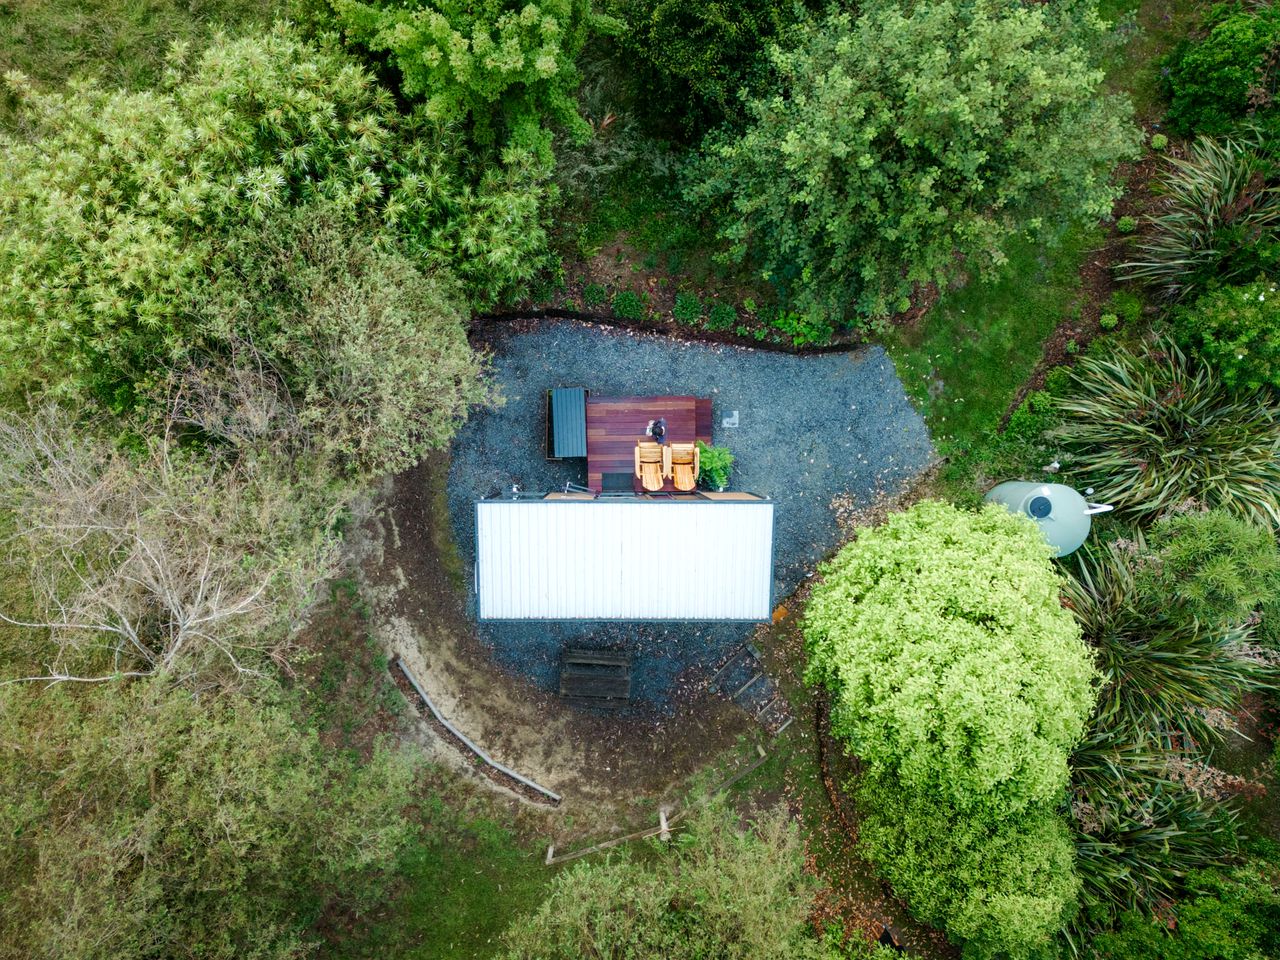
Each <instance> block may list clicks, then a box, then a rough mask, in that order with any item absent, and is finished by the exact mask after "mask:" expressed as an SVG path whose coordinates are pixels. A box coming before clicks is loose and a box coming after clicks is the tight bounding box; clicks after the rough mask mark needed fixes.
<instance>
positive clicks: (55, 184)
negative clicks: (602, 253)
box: [0, 27, 546, 411]
mask: <svg viewBox="0 0 1280 960" xmlns="http://www.w3.org/2000/svg"><path fill="white" fill-rule="evenodd" d="M7 82H8V83H9V85H10V87H11V89H12V90H13V91H14V92H15V93H16V94H17V95H18V96H19V97H20V98H21V100H22V120H23V122H24V124H25V125H26V126H27V127H28V128H29V129H28V133H29V136H26V137H24V139H22V140H16V139H7V138H0V275H3V276H4V278H5V279H4V281H3V283H0V354H2V355H3V356H4V357H5V360H6V362H5V363H4V365H3V370H2V372H0V391H4V392H8V393H10V394H22V393H25V392H30V391H33V390H34V391H40V390H46V389H48V390H53V391H55V392H56V393H58V394H60V395H63V396H76V397H84V396H86V395H88V396H91V397H93V398H95V399H98V400H100V401H102V402H104V403H106V404H107V405H108V406H109V407H110V408H111V409H113V410H116V411H127V410H130V409H131V408H133V407H134V406H135V405H136V403H137V400H138V397H139V395H140V394H142V393H145V392H147V391H148V390H149V389H151V388H152V387H153V386H154V376H153V372H154V370H155V369H156V368H157V367H164V366H168V365H173V364H181V363H183V362H185V361H186V360H187V357H188V353H189V351H190V350H191V348H192V345H193V344H196V343H198V342H199V341H200V339H201V337H202V336H203V335H204V333H205V331H203V330H201V329H200V328H199V326H198V325H197V324H195V323H194V321H193V317H192V315H191V311H190V307H191V303H190V295H191V291H192V290H193V289H195V288H197V287H198V286H199V285H200V283H201V281H202V280H203V278H204V276H205V274H206V272H207V271H208V270H209V269H210V260H211V257H212V256H213V252H214V250H215V249H216V248H217V245H218V242H219V241H220V240H222V239H224V238H225V237H226V236H228V235H229V234H231V233H233V232H235V231H237V230H240V229H243V228H245V227H246V226H250V225H261V223H262V222H263V221H264V220H265V219H266V218H267V217H268V216H270V215H272V214H274V213H277V212H279V211H283V210H288V209H290V208H293V207H297V206H300V205H304V204H312V203H323V204H324V205H325V206H326V207H327V208H328V209H329V210H331V211H334V212H336V213H337V214H338V215H341V216H343V217H346V218H349V219H351V220H352V221H355V220H357V219H359V218H372V219H373V220H374V221H376V222H379V223H381V224H383V225H384V226H385V229H386V230H387V231H389V232H390V233H391V235H392V236H393V237H394V238H396V239H398V240H401V241H403V242H404V243H405V244H406V246H407V249H408V251H409V252H410V254H412V255H413V256H415V257H419V258H421V259H422V261H423V262H424V263H425V265H426V266H427V267H429V268H445V269H447V270H450V271H452V272H454V273H455V274H456V275H457V276H459V277H460V278H461V279H462V281H463V282H464V284H465V285H466V289H467V291H468V293H469V294H470V295H471V296H472V297H475V298H476V299H479V300H484V299H486V298H490V297H493V296H497V295H498V294H499V293H501V292H502V291H505V290H509V289H511V288H512V287H513V285H519V284H520V283H521V282H523V281H524V280H526V279H527V278H528V277H529V276H530V275H531V274H532V272H533V271H534V269H535V268H536V265H537V263H538V259H539V257H540V256H541V255H542V251H543V248H544V243H545V233H544V232H543V230H542V227H541V220H540V217H541V202H542V199H543V197H544V193H545V191H544V188H543V186H542V184H543V180H544V178H545V176H546V171H545V169H541V168H539V167H538V165H537V164H536V163H535V162H534V161H533V160H532V159H531V158H530V157H529V156H528V155H527V154H521V153H520V152H519V151H514V150H513V151H510V152H509V153H508V155H507V157H506V160H507V162H505V163H502V164H496V163H495V164H492V165H488V166H486V168H485V169H484V171H483V172H482V173H479V174H476V173H473V172H470V171H471V167H470V166H469V163H468V161H469V157H468V156H467V154H466V153H465V152H464V150H463V149H462V148H461V147H460V145H459V143H458V138H457V136H456V133H455V132H454V131H453V130H452V129H451V128H450V127H449V126H448V125H447V124H441V123H437V122H434V121H431V120H429V119H428V118H427V117H425V116H424V115H423V114H422V113H421V111H418V112H416V113H414V114H412V115H410V116H409V117H402V116H401V115H400V114H398V113H397V111H396V110H395V105H394V103H393V102H392V99H391V97H390V95H389V94H388V93H387V92H386V91H385V90H383V89H381V88H380V87H378V86H377V85H376V84H375V83H374V81H373V79H372V78H371V77H370V76H369V75H368V74H367V73H365V72H364V71H363V70H361V69H360V68H359V67H358V66H357V65H356V64H355V63H354V62H353V61H352V60H350V59H348V58H347V57H345V56H343V55H342V54H340V53H337V52H334V51H332V50H330V49H320V48H315V47H312V46H309V45H308V44H306V43H303V42H302V41H301V40H299V39H298V38H297V37H296V36H295V35H293V34H292V33H290V32H289V31H288V30H286V29H285V28H283V27H281V28H277V29H276V30H274V31H272V32H270V33H268V34H266V35H263V36H259V37H255V38H248V39H242V40H234V41H231V40H225V39H224V40H220V41H218V42H215V43H214V44H213V45H212V46H211V47H210V48H209V49H208V50H206V51H205V52H204V53H203V54H201V55H200V56H199V57H198V58H195V59H194V60H193V62H191V63H190V64H188V63H187V62H186V60H185V58H184V57H183V56H182V55H181V51H179V52H178V54H177V55H176V57H175V59H174V61H173V64H172V67H171V70H170V71H169V74H168V79H167V82H166V85H165V86H164V87H163V88H162V89H161V90H159V91H155V92H148V93H132V94H131V93H123V92H119V91H108V90H104V89H102V88H101V87H99V86H97V85H95V84H93V83H75V84H72V85H71V86H69V87H68V89H67V90H66V91H65V92H62V93H40V92H38V91H36V90H35V89H34V88H33V87H32V86H31V85H30V84H29V83H27V82H26V81H25V80H24V79H23V78H22V77H21V76H18V75H10V76H9V77H8V78H7ZM446 285H447V284H446Z"/></svg>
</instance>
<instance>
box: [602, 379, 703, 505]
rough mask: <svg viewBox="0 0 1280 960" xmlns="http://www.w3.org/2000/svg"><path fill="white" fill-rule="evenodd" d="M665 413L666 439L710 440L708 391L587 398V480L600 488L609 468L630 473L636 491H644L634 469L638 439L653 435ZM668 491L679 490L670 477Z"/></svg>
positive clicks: (683, 441) (687, 441)
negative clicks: (702, 393) (689, 394)
mask: <svg viewBox="0 0 1280 960" xmlns="http://www.w3.org/2000/svg"><path fill="white" fill-rule="evenodd" d="M659 417H665V418H666V421H667V436H666V441H667V443H690V442H692V441H694V440H701V441H702V442H703V443H710V442H711V399H710V398H709V397H609V398H596V397H588V398H587V486H588V487H590V488H591V489H592V490H594V491H596V492H597V493H598V492H600V490H601V488H602V486H603V481H602V480H601V476H602V475H603V474H606V473H625V474H627V475H629V476H630V477H631V478H632V487H633V489H634V490H635V491H636V493H641V492H643V490H644V488H643V487H641V486H640V480H639V479H638V478H637V477H636V475H635V449H636V444H637V443H639V442H640V441H642V440H648V439H649V438H648V437H647V436H645V432H644V431H645V428H646V427H647V426H648V425H649V421H650V420H657V419H658V418H659ZM662 489H663V491H664V492H670V493H674V492H675V489H676V488H675V487H674V486H673V485H672V483H671V481H670V480H666V481H665V482H664V483H663V485H662Z"/></svg>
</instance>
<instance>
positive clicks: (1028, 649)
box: [804, 501, 1094, 813]
mask: <svg viewBox="0 0 1280 960" xmlns="http://www.w3.org/2000/svg"><path fill="white" fill-rule="evenodd" d="M1058 589H1059V578H1058V576H1057V574H1056V573H1055V572H1054V570H1053V566H1052V564H1051V563H1050V560H1049V548H1048V546H1047V545H1046V544H1045V542H1044V538H1043V537H1042V536H1041V534H1040V531H1039V530H1037V529H1036V527H1035V525H1034V524H1032V523H1030V522H1028V521H1027V520H1026V519H1025V518H1023V517H1019V516H1016V515H1014V514H1012V513H1010V512H1009V511H1008V510H1006V509H1004V508H1003V507H1000V506H996V505H992V506H988V507H986V508H985V509H983V510H982V511H980V512H976V513H973V512H968V511H964V510H960V509H958V508H956V507H952V506H949V505H947V504H944V503H940V502H937V501H924V502H922V503H920V504H917V505H916V506H914V507H912V508H911V509H910V510H907V511H905V512H903V513H898V514H894V515H893V516H892V517H890V518H889V520H888V522H887V523H885V524H884V525H883V526H882V527H878V528H875V529H872V530H868V531H866V532H864V533H862V534H861V535H860V536H859V537H858V539H857V540H855V541H854V542H853V543H851V544H849V545H848V546H846V547H845V548H844V549H843V550H841V551H840V553H839V554H837V555H836V557H835V558H834V559H833V560H831V561H829V562H828V563H827V564H826V565H825V566H824V567H823V568H822V581H821V582H820V583H819V584H818V585H817V587H815V588H814V591H813V595H812V597H811V599H810V601H809V606H808V608H807V609H806V611H805V615H804V633H805V639H806V643H807V646H808V650H809V661H810V662H809V667H808V672H807V679H808V680H809V682H811V683H821V684H823V685H824V686H826V687H827V689H828V690H830V692H831V694H832V697H833V704H832V720H831V726H832V732H833V733H834V734H835V735H836V736H837V737H839V738H840V739H841V740H843V741H844V742H845V743H846V744H847V745H848V747H849V749H850V750H851V751H852V752H853V753H855V754H856V755H857V756H858V757H859V758H861V759H862V761H863V762H864V763H865V764H866V765H867V766H868V767H869V768H870V769H871V770H873V771H875V772H877V773H880V772H882V771H883V772H884V773H885V774H886V775H887V774H888V773H890V772H891V773H892V774H893V775H894V776H895V777H896V778H897V779H898V780H899V781H900V782H901V783H902V784H903V785H904V786H906V787H909V788H910V789H912V790H916V791H920V792H922V793H928V794H930V795H931V796H937V797H939V798H943V799H945V800H946V801H948V802H949V803H950V804H952V805H953V806H955V807H956V808H957V809H960V810H977V809H980V808H992V809H998V810H1001V811H1004V812H1006V813H1016V812H1017V811H1019V810H1022V809H1024V808H1026V807H1027V806H1029V805H1031V804H1035V803H1041V802H1045V801H1050V800H1053V799H1054V798H1056V797H1057V796H1059V795H1060V794H1061V792H1062V789H1063V788H1064V787H1065V785H1066V782H1067V767H1066V758H1067V753H1068V751H1069V750H1070V749H1071V747H1072V745H1073V744H1075V742H1076V741H1077V740H1078V739H1079V738H1080V735H1081V733H1082V732H1083V730H1084V725H1085V721H1086V719H1087V718H1088V716H1089V712H1090V709H1091V708H1092V706H1093V700H1094V691H1093V686H1092V684H1093V680H1094V672H1093V668H1092V666H1091V658H1090V654H1089V652H1088V650H1087V649H1086V647H1085V645H1084V644H1083V643H1082V642H1081V640H1080V630H1079V628H1078V627H1077V626H1076V624H1075V622H1074V621H1073V619H1072V617H1071V614H1070V613H1069V612H1068V611H1067V610H1064V609H1063V608H1062V606H1061V604H1060V602H1059V599H1058Z"/></svg>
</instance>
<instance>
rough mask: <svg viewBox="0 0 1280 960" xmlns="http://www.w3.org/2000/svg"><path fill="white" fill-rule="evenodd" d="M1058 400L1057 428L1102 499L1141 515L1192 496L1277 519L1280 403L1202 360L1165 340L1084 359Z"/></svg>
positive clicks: (1257, 518)
mask: <svg viewBox="0 0 1280 960" xmlns="http://www.w3.org/2000/svg"><path fill="white" fill-rule="evenodd" d="M1069 376H1070V382H1071V385H1070V388H1069V389H1068V390H1067V391H1066V392H1065V394H1064V395H1062V396H1060V397H1058V398H1057V399H1056V401H1055V403H1056V405H1057V407H1058V410H1059V411H1060V412H1061V414H1062V416H1063V423H1062V424H1061V425H1060V426H1058V427H1056V428H1055V429H1054V431H1053V435H1054V436H1056V437H1057V438H1058V439H1059V440H1060V441H1061V442H1062V443H1063V444H1064V445H1065V447H1066V449H1067V451H1068V452H1069V454H1070V457H1071V459H1070V461H1069V466H1070V469H1071V472H1072V474H1073V475H1074V476H1075V477H1077V478H1078V485H1079V486H1081V487H1093V488H1095V494H1094V497H1095V499H1097V500H1099V501H1100V502H1103V503H1113V504H1116V505H1117V506H1118V507H1120V508H1122V509H1123V510H1125V511H1127V512H1129V513H1131V514H1133V515H1135V516H1138V517H1154V516H1158V515H1160V514H1162V513H1164V512H1166V511H1167V510H1169V509H1170V508H1172V507H1176V506H1179V505H1180V504H1183V503H1186V502H1188V501H1194V502H1198V503H1201V504H1204V505H1205V506H1209V507H1222V508H1223V509H1226V510H1229V511H1231V512H1233V513H1236V514H1238V515H1240V516H1243V517H1247V518H1249V519H1251V520H1253V521H1254V522H1257V523H1260V524H1263V525H1271V524H1277V523H1280V405H1277V403H1276V401H1275V399H1274V398H1273V397H1271V396H1269V395H1268V394H1266V393H1263V392H1260V391H1234V390H1231V389H1230V388H1228V387H1227V385H1226V384H1224V383H1223V382H1222V380H1221V379H1220V378H1219V377H1218V375H1217V373H1215V371H1214V370H1213V369H1211V368H1210V367H1209V366H1208V365H1207V364H1206V363H1205V362H1204V361H1202V360H1200V359H1197V358H1193V357H1189V356H1188V355H1187V354H1186V353H1184V352H1183V351H1182V350H1181V349H1180V348H1179V347H1178V346H1177V345H1176V344H1173V343H1171V342H1169V341H1167V340H1160V341H1156V342H1154V343H1149V344H1146V345H1143V346H1141V347H1139V348H1137V350H1136V351H1134V350H1132V349H1130V348H1125V347H1122V348H1117V349H1116V350H1115V351H1114V352H1112V353H1111V354H1110V355H1109V356H1101V357H1084V358H1083V359H1082V360H1081V361H1080V362H1079V363H1078V364H1076V365H1075V366H1074V367H1073V368H1072V369H1071V371H1070V373H1069Z"/></svg>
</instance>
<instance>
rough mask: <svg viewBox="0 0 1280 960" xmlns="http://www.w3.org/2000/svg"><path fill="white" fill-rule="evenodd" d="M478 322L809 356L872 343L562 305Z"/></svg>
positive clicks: (846, 337) (504, 312)
mask: <svg viewBox="0 0 1280 960" xmlns="http://www.w3.org/2000/svg"><path fill="white" fill-rule="evenodd" d="M473 319H474V320H475V321H478V322H480V323H499V324H500V323H518V322H520V321H522V320H524V321H531V320H532V321H540V320H571V321H574V322H576V323H594V324H597V325H599V326H602V327H617V328H618V329H620V330H630V331H633V332H635V333H648V334H653V335H654V336H660V337H671V338H674V339H677V340H685V341H688V342H690V343H705V344H710V345H713V346H718V347H743V348H746V349H748V350H760V351H763V352H765V353H789V354H792V355H794V356H809V355H817V354H823V353H853V352H855V351H857V350H861V349H863V348H865V347H869V346H872V345H873V344H872V341H870V340H867V339H866V338H859V337H855V336H854V335H852V334H846V335H839V336H838V337H837V338H836V339H834V340H833V341H832V342H831V343H823V344H806V345H805V346H800V347H798V346H796V345H795V344H793V343H786V342H779V341H770V340H756V339H755V338H753V337H742V336H738V335H737V334H733V333H724V332H722V333H720V334H719V335H715V334H709V333H708V331H705V330H698V329H694V328H691V327H690V328H686V327H683V326H681V325H680V324H679V323H677V322H675V321H672V322H671V323H659V322H646V321H645V320H628V319H625V318H623V317H619V316H617V315H616V314H612V313H587V312H585V311H581V310H565V309H563V308H561V307H539V308H536V309H535V308H530V309H528V310H502V311H495V312H490V313H479V314H476V315H475V317H474V318H473Z"/></svg>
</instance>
